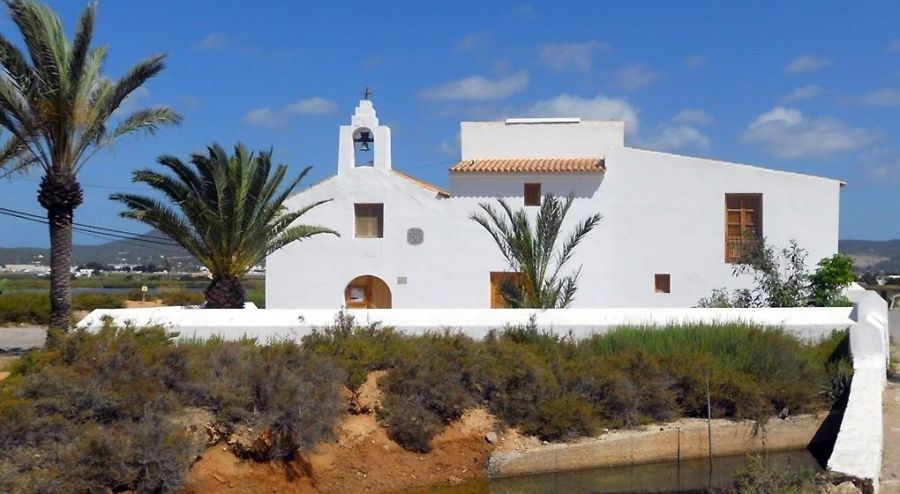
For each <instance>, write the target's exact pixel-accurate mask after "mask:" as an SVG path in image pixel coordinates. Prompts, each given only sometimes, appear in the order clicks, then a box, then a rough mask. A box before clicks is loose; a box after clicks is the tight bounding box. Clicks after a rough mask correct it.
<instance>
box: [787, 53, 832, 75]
mask: <svg viewBox="0 0 900 494" xmlns="http://www.w3.org/2000/svg"><path fill="white" fill-rule="evenodd" d="M829 65H831V60H829V59H827V58H825V57H814V56H811V55H803V56H800V57H797V58H795V59H793V60H791V63H789V64H787V66H785V68H784V71H785V72H787V73H788V74H802V73H805V72H815V71H816V70H819V69H823V68H825V67H827V66H829Z"/></svg>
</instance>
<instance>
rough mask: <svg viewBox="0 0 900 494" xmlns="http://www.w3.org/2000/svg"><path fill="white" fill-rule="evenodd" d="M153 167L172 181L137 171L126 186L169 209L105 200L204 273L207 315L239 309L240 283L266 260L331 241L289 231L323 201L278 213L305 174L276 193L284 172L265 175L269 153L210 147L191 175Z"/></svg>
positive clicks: (175, 164) (175, 167) (176, 164)
mask: <svg viewBox="0 0 900 494" xmlns="http://www.w3.org/2000/svg"><path fill="white" fill-rule="evenodd" d="M157 161H158V162H159V164H160V165H162V166H164V167H165V168H167V169H168V170H169V171H171V172H172V174H166V173H159V172H155V171H152V170H149V169H143V170H137V171H135V172H134V182H136V183H138V182H140V183H145V184H147V185H149V186H150V187H152V188H154V189H156V190H157V191H159V192H161V193H162V194H163V195H164V196H165V197H166V198H167V199H168V201H169V202H171V204H172V206H171V207H170V206H168V205H166V203H165V202H163V201H160V200H158V199H155V198H152V197H148V196H143V195H137V194H113V195H111V196H110V199H112V200H114V201H119V202H122V203H123V204H125V206H127V207H128V209H127V210H126V211H124V212H122V213H121V215H122V216H124V217H126V218H132V219H136V220H139V221H142V222H144V223H146V224H148V225H150V226H152V227H154V228H156V229H157V230H159V231H161V232H163V233H164V234H166V235H168V236H169V238H171V239H172V240H174V241H175V242H177V243H179V244H180V245H181V246H182V247H184V248H185V249H186V250H187V251H188V252H190V253H191V254H192V255H193V256H194V257H196V258H197V260H198V261H200V263H201V264H203V265H204V266H206V268H207V269H209V272H210V275H211V276H212V282H210V284H209V286H208V287H207V288H206V306H207V307H209V308H228V309H239V308H243V307H244V288H243V287H242V286H241V277H242V276H243V275H244V274H246V273H247V271H249V270H250V268H252V267H253V266H255V265H257V264H259V263H260V262H262V260H263V259H265V257H266V256H267V255H269V254H271V253H272V252H274V251H276V250H278V249H280V248H281V247H284V246H285V245H287V244H289V243H291V242H294V241H297V240H302V239H305V238H309V237H312V236H314V235H320V234H324V233H328V234H332V235H337V232H335V231H333V230H330V229H328V228H325V227H321V226H307V225H293V226H292V224H293V223H294V221H296V220H297V219H298V218H300V217H301V216H303V214H305V213H306V212H307V211H309V210H311V209H313V208H314V207H316V206H319V205H320V204H323V203H325V202H328V201H329V200H330V199H329V200H324V201H317V202H314V203H312V204H310V205H308V206H306V207H303V208H301V209H299V210H297V211H292V212H288V211H287V209H286V208H285V207H284V201H285V200H286V199H287V198H288V196H289V195H290V194H291V192H292V191H293V190H294V188H295V187H297V185H298V184H299V183H300V181H301V180H303V178H304V177H305V176H306V174H307V173H309V170H310V167H306V168H305V169H304V170H303V171H302V172H301V173H300V175H299V176H298V177H297V178H295V179H294V180H293V181H291V182H290V183H288V184H287V186H286V187H283V188H281V183H282V181H283V180H284V177H285V174H286V173H287V166H285V165H278V167H277V168H275V170H274V173H272V152H271V151H269V152H260V153H259V154H256V155H254V153H252V152H249V151H248V150H247V148H245V147H244V146H243V145H242V144H238V145H236V146H235V147H234V156H229V155H228V153H227V152H226V151H225V150H224V149H222V147H221V146H219V145H218V144H213V145H212V146H209V147H208V148H207V154H206V155H203V154H193V155H191V164H192V165H193V169H192V168H191V167H190V166H188V165H186V164H185V163H183V162H182V161H181V160H179V159H178V158H176V157H174V156H160V157H159V158H158V159H157Z"/></svg>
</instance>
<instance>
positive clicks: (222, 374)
mask: <svg viewBox="0 0 900 494" xmlns="http://www.w3.org/2000/svg"><path fill="white" fill-rule="evenodd" d="M343 381H344V375H343V373H342V372H341V371H340V370H339V369H337V368H336V367H335V366H334V365H331V364H330V363H328V362H327V361H325V360H324V359H323V358H322V357H319V356H316V355H314V354H312V353H311V352H310V351H308V350H304V349H303V348H301V347H300V346H299V345H296V344H294V343H288V342H281V343H272V344H269V345H259V346H258V345H255V344H254V343H253V342H252V341H242V342H222V341H217V340H211V341H209V342H205V343H200V342H195V343H186V344H175V343H174V342H173V341H172V339H171V335H169V334H166V332H165V331H164V330H163V329H161V328H143V329H135V328H114V327H109V326H108V327H105V328H103V329H101V330H100V331H99V332H97V333H96V334H90V333H87V332H84V331H80V330H76V331H73V332H71V333H70V334H69V335H67V336H66V337H65V339H64V340H62V342H61V344H60V346H59V347H57V348H55V349H53V350H37V351H34V352H31V353H29V354H26V355H25V356H23V358H22V359H21V360H20V361H19V362H18V363H17V364H16V365H15V366H14V367H13V368H12V374H11V375H10V377H8V378H7V379H5V380H3V381H0V492H13V493H20V492H22V493H25V492H110V491H115V492H120V491H125V490H130V491H134V492H137V493H158V492H172V491H177V489H178V486H179V485H180V483H181V481H182V479H183V478H184V475H185V473H186V472H187V469H188V467H189V466H190V464H191V462H192V461H193V459H194V458H195V456H196V454H197V453H199V451H197V450H196V448H197V447H198V445H197V444H195V443H193V442H192V441H190V440H189V438H188V437H187V436H185V435H184V434H183V431H182V430H180V428H179V427H180V426H177V425H176V423H177V422H176V420H175V418H176V417H177V416H180V414H181V413H182V410H183V409H184V407H185V406H204V407H208V408H210V409H212V410H213V411H214V412H215V414H216V417H217V420H218V421H220V426H222V427H223V428H225V429H228V428H230V427H235V426H237V425H244V426H246V427H248V428H251V429H252V430H256V431H265V433H266V434H269V436H268V437H270V438H271V439H272V440H273V444H272V447H271V448H270V450H269V451H265V452H263V453H264V454H263V456H262V458H265V459H275V458H278V459H289V458H291V457H293V456H294V455H296V453H297V451H298V449H308V448H310V447H311V446H312V445H313V444H315V443H316V442H318V441H319V440H321V439H322V438H323V437H326V436H327V435H328V434H329V433H330V432H331V428H332V426H333V423H334V420H335V419H336V417H337V416H338V415H339V413H340V411H341V409H342V406H343V399H342V397H341V394H340V387H341V383H342V382H343Z"/></svg>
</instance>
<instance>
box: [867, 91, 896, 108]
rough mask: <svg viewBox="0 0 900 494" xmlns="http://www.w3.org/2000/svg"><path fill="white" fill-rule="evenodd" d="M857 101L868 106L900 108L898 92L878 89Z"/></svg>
mask: <svg viewBox="0 0 900 494" xmlns="http://www.w3.org/2000/svg"><path fill="white" fill-rule="evenodd" d="M859 101H860V103H862V104H864V105H869V106H900V90H897V89H879V90H876V91H872V92H871V93H868V94H865V95H863V96H862V97H861V98H860V99H859Z"/></svg>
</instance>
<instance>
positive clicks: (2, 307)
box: [0, 291, 50, 324]
mask: <svg viewBox="0 0 900 494" xmlns="http://www.w3.org/2000/svg"><path fill="white" fill-rule="evenodd" d="M0 322H2V323H30V324H49V323H50V295H49V292H44V291H40V292H31V291H28V292H5V293H4V294H3V295H0Z"/></svg>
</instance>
